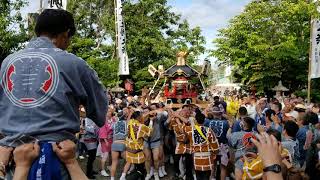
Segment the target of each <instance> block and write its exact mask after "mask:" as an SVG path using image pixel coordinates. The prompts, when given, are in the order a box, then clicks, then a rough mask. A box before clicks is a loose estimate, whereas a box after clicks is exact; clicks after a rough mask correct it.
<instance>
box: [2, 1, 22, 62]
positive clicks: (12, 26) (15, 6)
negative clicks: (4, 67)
mask: <svg viewBox="0 0 320 180" xmlns="http://www.w3.org/2000/svg"><path fill="white" fill-rule="evenodd" d="M25 5H26V2H25V1H24V0H15V1H10V0H2V1H0V64H1V62H2V61H3V60H4V59H5V58H6V57H7V56H8V55H9V54H10V53H12V52H13V51H14V50H17V49H19V48H21V46H22V44H21V43H23V42H25V41H26V40H27V33H26V29H25V27H24V21H23V20H22V17H21V13H20V9H21V8H22V7H23V6H25Z"/></svg>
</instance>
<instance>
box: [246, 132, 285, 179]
mask: <svg viewBox="0 0 320 180" xmlns="http://www.w3.org/2000/svg"><path fill="white" fill-rule="evenodd" d="M256 136H257V138H258V140H259V141H257V140H255V139H253V138H252V139H251V140H252V142H253V143H254V144H255V145H256V147H257V148H258V151H259V156H260V157H261V159H262V162H263V165H264V168H266V167H271V166H274V165H277V166H278V167H279V166H280V163H281V154H280V150H279V145H278V141H277V140H276V138H275V137H274V136H273V135H271V136H269V135H268V134H267V133H265V132H263V133H261V135H259V134H257V135H256ZM264 170H265V169H264ZM265 173H266V176H267V179H272V180H282V179H283V177H282V173H281V171H280V172H279V173H276V172H273V171H269V170H268V171H266V172H265Z"/></svg>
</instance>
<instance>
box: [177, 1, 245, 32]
mask: <svg viewBox="0 0 320 180" xmlns="http://www.w3.org/2000/svg"><path fill="white" fill-rule="evenodd" d="M248 2H250V0H193V1H192V2H191V4H190V5H187V6H177V7H173V10H174V11H175V12H178V13H180V14H181V15H182V18H184V19H187V20H188V21H189V23H190V25H191V26H192V27H195V26H200V27H202V28H221V27H223V26H225V25H226V24H227V23H228V20H229V19H231V18H232V17H233V16H235V15H237V14H239V13H240V12H241V11H242V10H243V9H244V5H245V4H247V3H248Z"/></svg>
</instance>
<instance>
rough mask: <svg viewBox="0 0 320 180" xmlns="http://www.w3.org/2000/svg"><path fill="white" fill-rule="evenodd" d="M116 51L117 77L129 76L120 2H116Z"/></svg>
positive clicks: (118, 0) (117, 0)
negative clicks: (117, 60) (117, 59)
mask: <svg viewBox="0 0 320 180" xmlns="http://www.w3.org/2000/svg"><path fill="white" fill-rule="evenodd" d="M115 9H116V10H115V11H116V12H115V13H116V29H117V51H118V57H119V60H120V61H119V75H129V74H130V73H129V59H128V54H127V49H126V30H125V25H124V20H123V16H122V2H121V0H116V8H115Z"/></svg>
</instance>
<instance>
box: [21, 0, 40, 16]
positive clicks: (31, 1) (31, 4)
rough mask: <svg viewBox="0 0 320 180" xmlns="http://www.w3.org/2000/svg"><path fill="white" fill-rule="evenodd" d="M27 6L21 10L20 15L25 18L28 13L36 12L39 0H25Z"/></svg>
mask: <svg viewBox="0 0 320 180" xmlns="http://www.w3.org/2000/svg"><path fill="white" fill-rule="evenodd" d="M27 2H28V5H27V6H25V7H23V8H22V9H21V13H22V14H23V15H24V16H25V17H26V15H27V14H28V13H35V12H38V10H39V8H40V2H39V0H27Z"/></svg>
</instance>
